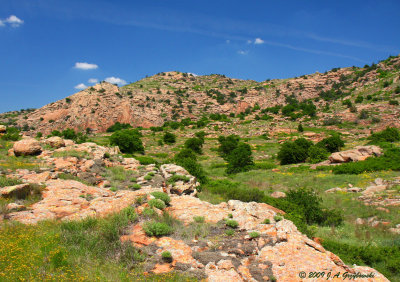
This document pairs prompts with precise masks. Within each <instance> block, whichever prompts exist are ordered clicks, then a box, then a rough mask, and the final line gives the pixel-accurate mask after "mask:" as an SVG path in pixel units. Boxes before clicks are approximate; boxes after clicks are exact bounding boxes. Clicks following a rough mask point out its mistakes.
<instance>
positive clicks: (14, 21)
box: [0, 15, 24, 27]
mask: <svg viewBox="0 0 400 282" xmlns="http://www.w3.org/2000/svg"><path fill="white" fill-rule="evenodd" d="M23 23H24V21H23V20H21V19H20V18H18V17H17V16H15V15H11V16H9V17H8V18H6V19H3V20H0V26H6V24H9V25H10V26H11V27H19V26H20V25H22V24H23Z"/></svg>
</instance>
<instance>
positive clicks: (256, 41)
mask: <svg viewBox="0 0 400 282" xmlns="http://www.w3.org/2000/svg"><path fill="white" fill-rule="evenodd" d="M263 43H264V40H262V39H261V38H259V37H258V38H256V39H255V40H254V44H256V45H258V44H263Z"/></svg>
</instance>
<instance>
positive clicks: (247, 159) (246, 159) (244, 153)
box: [226, 143, 254, 174]
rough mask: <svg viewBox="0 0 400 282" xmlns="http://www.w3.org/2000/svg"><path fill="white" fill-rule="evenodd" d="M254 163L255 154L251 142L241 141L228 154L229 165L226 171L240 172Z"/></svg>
mask: <svg viewBox="0 0 400 282" xmlns="http://www.w3.org/2000/svg"><path fill="white" fill-rule="evenodd" d="M253 165H254V161H253V156H252V152H251V148H250V145H249V144H246V143H239V145H238V146H237V148H236V149H234V150H233V151H232V152H231V153H230V154H229V156H228V167H227V169H226V172H227V173H228V174H231V173H238V172H242V171H247V170H249V169H251V167H252V166H253Z"/></svg>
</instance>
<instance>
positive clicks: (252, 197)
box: [204, 179, 264, 202]
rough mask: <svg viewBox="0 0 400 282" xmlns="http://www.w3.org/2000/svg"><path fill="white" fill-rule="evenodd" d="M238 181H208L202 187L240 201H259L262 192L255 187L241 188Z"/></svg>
mask: <svg viewBox="0 0 400 282" xmlns="http://www.w3.org/2000/svg"><path fill="white" fill-rule="evenodd" d="M239 186H240V183H238V182H232V181H229V180H225V179H224V180H213V181H209V182H208V183H207V184H206V185H205V186H204V188H205V189H206V190H207V191H209V192H211V193H213V194H218V195H222V196H224V198H226V199H232V200H240V201H242V202H261V200H262V199H263V197H264V192H263V191H261V190H259V189H257V188H241V187H239Z"/></svg>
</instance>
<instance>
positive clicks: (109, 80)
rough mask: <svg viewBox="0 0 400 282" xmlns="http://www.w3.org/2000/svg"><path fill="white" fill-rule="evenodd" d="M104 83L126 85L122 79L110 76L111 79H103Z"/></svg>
mask: <svg viewBox="0 0 400 282" xmlns="http://www.w3.org/2000/svg"><path fill="white" fill-rule="evenodd" d="M105 81H107V82H109V83H112V84H120V85H121V84H126V81H125V80H123V79H121V78H119V77H114V76H111V77H107V78H106V79H105Z"/></svg>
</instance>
